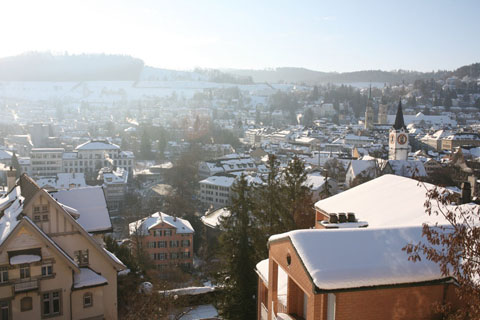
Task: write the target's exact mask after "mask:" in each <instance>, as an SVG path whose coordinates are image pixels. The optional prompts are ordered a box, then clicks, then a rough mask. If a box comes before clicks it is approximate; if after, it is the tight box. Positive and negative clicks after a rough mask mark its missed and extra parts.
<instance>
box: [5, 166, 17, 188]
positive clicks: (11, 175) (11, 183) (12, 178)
mask: <svg viewBox="0 0 480 320" xmlns="http://www.w3.org/2000/svg"><path fill="white" fill-rule="evenodd" d="M16 181H17V170H15V169H14V168H13V167H10V170H8V171H7V189H8V191H7V192H10V191H12V189H13V187H15V183H16Z"/></svg>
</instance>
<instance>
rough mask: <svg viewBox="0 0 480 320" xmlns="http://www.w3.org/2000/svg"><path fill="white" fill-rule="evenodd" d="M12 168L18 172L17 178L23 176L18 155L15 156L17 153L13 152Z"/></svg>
mask: <svg viewBox="0 0 480 320" xmlns="http://www.w3.org/2000/svg"><path fill="white" fill-rule="evenodd" d="M12 167H13V168H14V169H15V170H17V173H16V175H17V178H18V177H20V175H21V174H22V167H21V166H20V163H19V162H18V158H17V155H16V154H15V151H14V152H13V155H12Z"/></svg>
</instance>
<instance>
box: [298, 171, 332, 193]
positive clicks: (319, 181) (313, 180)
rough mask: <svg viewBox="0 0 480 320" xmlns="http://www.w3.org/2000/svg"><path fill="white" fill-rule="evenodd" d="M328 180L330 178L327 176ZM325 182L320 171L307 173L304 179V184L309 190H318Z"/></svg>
mask: <svg viewBox="0 0 480 320" xmlns="http://www.w3.org/2000/svg"><path fill="white" fill-rule="evenodd" d="M327 180H330V178H327ZM324 184H325V177H324V176H322V175H321V174H320V173H312V174H307V179H306V180H305V183H304V185H305V186H308V187H309V188H310V189H311V190H315V191H316V190H320V189H321V188H322V187H323V185H324Z"/></svg>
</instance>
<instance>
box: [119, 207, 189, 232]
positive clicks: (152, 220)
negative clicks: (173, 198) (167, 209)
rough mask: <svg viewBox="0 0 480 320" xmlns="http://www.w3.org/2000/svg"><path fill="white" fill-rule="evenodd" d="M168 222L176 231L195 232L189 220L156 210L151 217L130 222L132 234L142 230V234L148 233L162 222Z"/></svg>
mask: <svg viewBox="0 0 480 320" xmlns="http://www.w3.org/2000/svg"><path fill="white" fill-rule="evenodd" d="M162 222H163V223H166V224H168V225H170V226H172V227H174V228H175V229H176V233H194V232H195V231H194V230H193V227H192V225H191V224H190V222H189V221H188V220H185V219H182V218H178V217H172V216H170V215H168V214H166V213H163V212H156V213H154V214H152V215H151V216H149V217H146V218H143V219H141V220H138V221H134V222H132V223H130V224H129V225H128V226H129V230H130V234H133V233H135V232H140V233H141V234H144V235H145V234H147V233H148V231H149V230H150V229H151V228H153V227H155V226H157V225H158V224H160V223H162Z"/></svg>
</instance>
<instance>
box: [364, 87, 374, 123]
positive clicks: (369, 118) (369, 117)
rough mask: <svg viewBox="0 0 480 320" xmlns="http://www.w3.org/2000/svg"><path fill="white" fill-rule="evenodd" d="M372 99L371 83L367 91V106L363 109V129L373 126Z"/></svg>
mask: <svg viewBox="0 0 480 320" xmlns="http://www.w3.org/2000/svg"><path fill="white" fill-rule="evenodd" d="M373 118H374V113H373V100H372V85H370V90H369V92H368V101H367V108H366V109H365V129H367V130H369V129H372V128H373V121H374V120H373Z"/></svg>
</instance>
